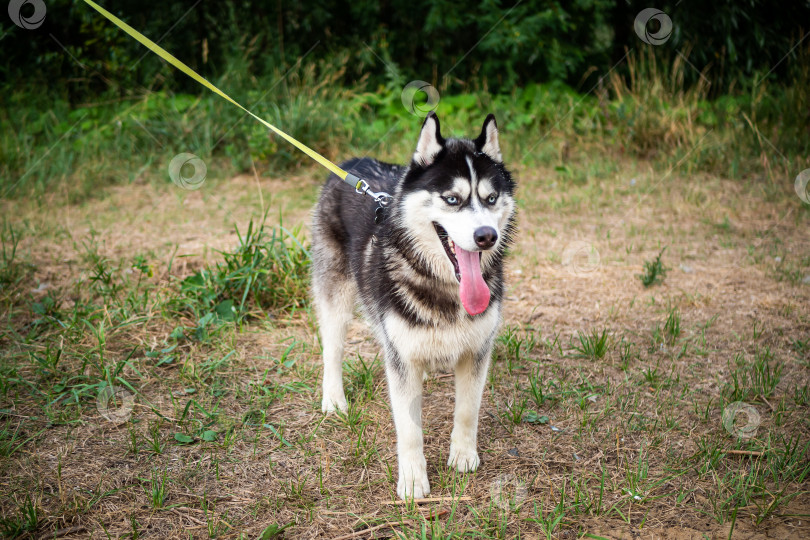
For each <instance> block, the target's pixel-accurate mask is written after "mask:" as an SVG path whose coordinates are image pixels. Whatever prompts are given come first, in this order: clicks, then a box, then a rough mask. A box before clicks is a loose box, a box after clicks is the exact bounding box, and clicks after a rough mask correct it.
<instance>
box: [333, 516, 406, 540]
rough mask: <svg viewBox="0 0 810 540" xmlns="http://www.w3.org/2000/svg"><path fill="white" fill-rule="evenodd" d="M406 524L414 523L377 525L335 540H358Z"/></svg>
mask: <svg viewBox="0 0 810 540" xmlns="http://www.w3.org/2000/svg"><path fill="white" fill-rule="evenodd" d="M406 523H408V524H411V523H413V521H411V520H406V521H403V522H402V523H388V522H385V523H383V524H382V525H375V526H374V527H369V528H368V529H361V530H359V531H354V532H353V533H349V534H344V535H343V536H338V537H337V538H334V539H333V540H347V539H348V538H357V537H358V536H363V535H364V534H367V533H370V532H374V531H379V530H380V529H384V528H386V527H391V528H394V527H396V526H397V525H404V524H406Z"/></svg>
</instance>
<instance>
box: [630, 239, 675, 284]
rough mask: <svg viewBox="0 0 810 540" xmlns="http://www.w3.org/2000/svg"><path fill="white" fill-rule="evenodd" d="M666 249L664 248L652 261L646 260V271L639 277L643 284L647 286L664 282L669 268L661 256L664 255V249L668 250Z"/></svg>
mask: <svg viewBox="0 0 810 540" xmlns="http://www.w3.org/2000/svg"><path fill="white" fill-rule="evenodd" d="M666 249H667V248H664V249H662V250H661V252H660V253H658V255H656V257H655V259H653V260H651V261H644V271H643V272H642V273H641V274H639V275H638V276H637V277H638V278H639V279H640V280H641V284H642V285H644V286H645V287H651V286H653V285H657V284H659V283H663V281H664V277H666V275H667V270H668V269H667V267H666V266H664V263H663V262H662V261H661V257H662V256H663V255H664V251H666Z"/></svg>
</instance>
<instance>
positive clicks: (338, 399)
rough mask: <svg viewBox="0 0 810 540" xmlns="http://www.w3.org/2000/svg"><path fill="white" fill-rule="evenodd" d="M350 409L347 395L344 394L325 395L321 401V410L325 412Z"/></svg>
mask: <svg viewBox="0 0 810 540" xmlns="http://www.w3.org/2000/svg"><path fill="white" fill-rule="evenodd" d="M348 410H349V405H348V404H347V403H346V396H345V395H344V394H342V393H341V394H340V395H334V396H333V395H327V394H324V395H323V401H321V411H322V412H325V413H331V412H335V411H341V412H346V411H348Z"/></svg>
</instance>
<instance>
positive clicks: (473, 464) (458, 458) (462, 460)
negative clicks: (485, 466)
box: [447, 444, 481, 472]
mask: <svg viewBox="0 0 810 540" xmlns="http://www.w3.org/2000/svg"><path fill="white" fill-rule="evenodd" d="M480 463H481V460H480V459H479V458H478V452H476V451H475V447H474V446H462V445H455V444H451V445H450V458H449V459H448V460H447V466H448V467H455V468H456V470H457V471H458V472H472V471H474V470H476V469H477V468H478V465H479V464H480Z"/></svg>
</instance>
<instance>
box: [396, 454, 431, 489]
mask: <svg viewBox="0 0 810 540" xmlns="http://www.w3.org/2000/svg"><path fill="white" fill-rule="evenodd" d="M429 494H430V482H429V481H428V476H427V463H426V462H425V458H424V456H422V457H421V458H414V459H406V460H403V459H400V461H399V483H398V484H397V496H398V497H399V498H400V499H421V498H422V497H425V496H427V495H429Z"/></svg>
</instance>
